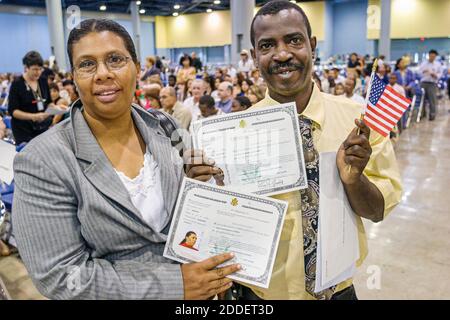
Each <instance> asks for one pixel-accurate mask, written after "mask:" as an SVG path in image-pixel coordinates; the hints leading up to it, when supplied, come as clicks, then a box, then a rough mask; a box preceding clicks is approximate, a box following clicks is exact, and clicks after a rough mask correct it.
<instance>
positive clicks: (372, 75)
mask: <svg viewBox="0 0 450 320" xmlns="http://www.w3.org/2000/svg"><path fill="white" fill-rule="evenodd" d="M377 67H378V59H375V61H374V62H373V66H372V73H371V74H370V80H369V85H368V87H367V92H366V98H365V102H364V108H363V110H362V112H361V116H360V117H359V120H361V121H362V120H364V115H365V114H366V109H367V104H368V103H369V97H370V91H371V90H372V83H373V78H374V76H375V74H376V72H377ZM359 133H360V130H359V127H358V130H357V132H356V134H357V135H359Z"/></svg>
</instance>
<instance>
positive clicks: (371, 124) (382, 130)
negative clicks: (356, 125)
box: [364, 118, 389, 137]
mask: <svg viewBox="0 0 450 320" xmlns="http://www.w3.org/2000/svg"><path fill="white" fill-rule="evenodd" d="M364 121H366V124H367V126H369V127H370V128H371V129H373V130H375V131H376V132H378V133H379V134H381V135H382V136H384V137H387V135H388V134H389V131H387V130H386V129H385V128H383V127H379V126H378V124H377V123H376V122H373V121H372V120H371V119H370V118H364Z"/></svg>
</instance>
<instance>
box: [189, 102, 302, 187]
mask: <svg viewBox="0 0 450 320" xmlns="http://www.w3.org/2000/svg"><path fill="white" fill-rule="evenodd" d="M191 134H192V137H193V144H194V148H195V149H200V150H203V151H204V152H205V154H206V156H207V157H209V158H211V159H214V160H215V162H216V164H215V165H216V166H217V167H219V168H220V169H222V171H223V176H221V177H220V180H219V179H218V178H217V177H215V179H214V180H215V181H211V182H215V183H216V184H217V185H218V186H230V187H232V188H233V190H235V191H244V192H252V193H256V194H261V195H275V194H280V193H286V192H289V191H293V190H299V189H305V188H307V179H306V171H305V165H304V163H305V162H304V158H303V147H302V139H301V136H300V130H299V124H298V116H297V109H296V107H295V103H287V104H282V105H276V106H271V107H265V108H259V109H256V110H254V111H253V110H249V111H243V112H236V113H232V114H227V115H223V116H217V117H213V118H206V119H203V120H199V121H196V122H194V123H193V124H192V128H191Z"/></svg>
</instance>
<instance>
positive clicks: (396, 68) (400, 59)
mask: <svg viewBox="0 0 450 320" xmlns="http://www.w3.org/2000/svg"><path fill="white" fill-rule="evenodd" d="M402 59H403V58H398V59H397V61H396V62H395V68H394V70H395V71H397V70H398V69H399V68H400V67H399V66H400V62H402Z"/></svg>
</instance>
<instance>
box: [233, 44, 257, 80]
mask: <svg viewBox="0 0 450 320" xmlns="http://www.w3.org/2000/svg"><path fill="white" fill-rule="evenodd" d="M254 68H255V64H254V63H253V60H252V59H250V57H249V55H248V51H247V50H245V49H244V50H242V51H241V60H239V62H238V69H237V71H238V72H245V74H247V75H248V73H249V72H250V71H251V70H253V69H254Z"/></svg>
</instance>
